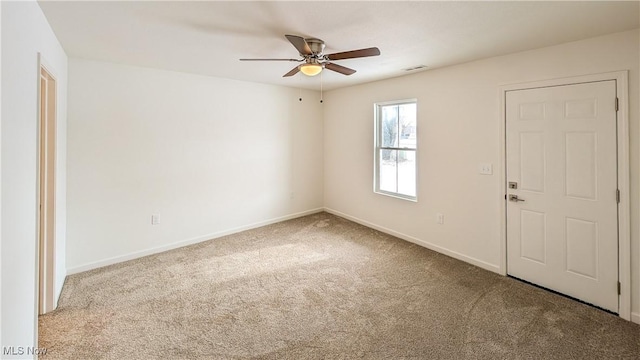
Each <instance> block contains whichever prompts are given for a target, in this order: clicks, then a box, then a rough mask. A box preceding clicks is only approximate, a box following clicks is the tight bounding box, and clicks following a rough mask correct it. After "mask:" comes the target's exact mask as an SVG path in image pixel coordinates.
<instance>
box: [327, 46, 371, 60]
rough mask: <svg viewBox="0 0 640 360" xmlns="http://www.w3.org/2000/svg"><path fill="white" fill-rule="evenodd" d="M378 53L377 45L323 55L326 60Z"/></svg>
mask: <svg viewBox="0 0 640 360" xmlns="http://www.w3.org/2000/svg"><path fill="white" fill-rule="evenodd" d="M378 55H380V50H379V49H378V48H377V47H372V48H367V49H360V50H351V51H343V52H339V53H335V54H329V55H325V58H326V59H327V60H343V59H353V58H361V57H367V56H378Z"/></svg>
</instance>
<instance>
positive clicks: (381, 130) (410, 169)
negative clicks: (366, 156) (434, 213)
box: [374, 100, 417, 201]
mask: <svg viewBox="0 0 640 360" xmlns="http://www.w3.org/2000/svg"><path fill="white" fill-rule="evenodd" d="M416 110H417V104H416V100H404V101H394V102H386V103H378V104H376V105H375V155H374V156H375V174H374V191H375V192H376V193H379V194H385V195H391V196H396V197H400V198H403V199H409V200H414V201H415V200H417V197H416V149H417V146H416V145H417V138H416V125H417V122H416Z"/></svg>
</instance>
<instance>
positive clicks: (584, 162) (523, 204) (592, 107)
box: [506, 80, 618, 313]
mask: <svg viewBox="0 0 640 360" xmlns="http://www.w3.org/2000/svg"><path fill="white" fill-rule="evenodd" d="M616 119H617V118H616V82H615V80H610V81H599V82H592V83H583V84H574V85H564V86H553V87H544V88H536V89H526V90H516V91H508V92H507V93H506V136H507V138H506V142H507V143H506V149H507V158H506V162H507V182H508V184H507V194H508V198H511V199H509V200H508V201H507V273H508V274H509V275H511V276H514V277H517V278H521V279H523V280H526V281H529V282H532V283H535V284H538V285H541V286H543V287H546V288H549V289H552V290H555V291H558V292H561V293H563V294H566V295H569V296H572V297H575V298H577V299H580V300H583V301H585V302H587V303H590V304H593V305H596V306H598V307H601V308H603V309H607V310H610V311H613V312H616V313H617V312H618V224H617V222H618V207H617V196H616V195H617V155H616V154H617V144H616V130H617V128H616ZM512 187H516V188H512ZM514 196H515V197H517V199H513V197H514Z"/></svg>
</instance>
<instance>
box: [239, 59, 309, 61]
mask: <svg viewBox="0 0 640 360" xmlns="http://www.w3.org/2000/svg"><path fill="white" fill-rule="evenodd" d="M240 61H296V62H300V61H302V60H301V59H240Z"/></svg>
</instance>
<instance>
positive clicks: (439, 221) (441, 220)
mask: <svg viewBox="0 0 640 360" xmlns="http://www.w3.org/2000/svg"><path fill="white" fill-rule="evenodd" d="M436 223H437V224H440V225H442V224H444V214H443V213H437V214H436Z"/></svg>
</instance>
